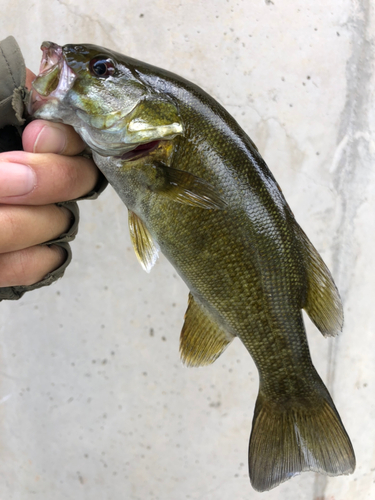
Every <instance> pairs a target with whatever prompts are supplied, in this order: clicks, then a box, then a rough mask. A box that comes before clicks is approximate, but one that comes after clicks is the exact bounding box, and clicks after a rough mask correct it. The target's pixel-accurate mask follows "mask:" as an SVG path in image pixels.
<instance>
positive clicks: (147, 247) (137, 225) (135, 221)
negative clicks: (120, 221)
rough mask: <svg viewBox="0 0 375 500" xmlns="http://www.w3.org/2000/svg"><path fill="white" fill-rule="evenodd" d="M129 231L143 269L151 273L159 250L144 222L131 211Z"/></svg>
mask: <svg viewBox="0 0 375 500" xmlns="http://www.w3.org/2000/svg"><path fill="white" fill-rule="evenodd" d="M129 231H130V238H131V240H132V243H133V247H134V250H135V254H136V256H137V258H138V260H139V262H140V263H141V266H142V267H143V269H144V270H145V271H147V272H148V273H149V272H150V271H151V268H152V266H153V265H154V264H155V262H156V260H157V258H158V256H159V248H158V246H157V245H155V243H154V242H153V240H152V237H151V235H150V233H149V231H148V229H147V227H146V226H145V225H144V223H143V221H142V220H141V219H140V218H139V217H138V215H136V214H135V213H134V212H132V211H130V210H129Z"/></svg>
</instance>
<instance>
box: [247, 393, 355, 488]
mask: <svg viewBox="0 0 375 500" xmlns="http://www.w3.org/2000/svg"><path fill="white" fill-rule="evenodd" d="M354 469H355V456H354V451H353V447H352V444H351V442H350V439H349V436H348V435H347V433H346V431H345V429H344V426H343V424H342V422H341V419H340V416H339V414H338V413H337V410H336V408H335V406H334V404H333V401H332V399H331V398H330V396H329V394H328V391H327V393H326V394H324V396H323V397H317V398H314V399H313V400H312V402H311V400H309V401H308V402H306V401H294V402H290V403H288V405H283V406H277V405H276V404H273V403H272V401H267V400H266V398H265V397H264V396H263V395H262V394H261V393H259V395H258V399H257V402H256V406H255V412H254V419H253V428H252V432H251V437H250V446H249V472H250V480H251V484H252V486H253V488H254V489H255V490H257V491H267V490H270V489H272V488H274V487H275V486H277V485H279V484H280V483H282V482H284V481H287V480H288V479H290V478H292V477H293V476H295V475H297V474H299V473H300V472H303V471H315V472H321V473H322V474H326V475H328V476H339V475H341V474H350V473H352V472H353V471H354Z"/></svg>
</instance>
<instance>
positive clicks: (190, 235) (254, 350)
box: [31, 42, 355, 491]
mask: <svg viewBox="0 0 375 500" xmlns="http://www.w3.org/2000/svg"><path fill="white" fill-rule="evenodd" d="M42 49H43V53H44V57H43V61H42V67H41V73H40V75H39V76H38V77H37V79H36V80H35V81H34V84H33V86H34V89H35V91H34V96H33V102H32V103H31V109H32V111H33V114H34V116H35V117H38V118H44V119H49V120H53V121H62V122H64V123H67V124H70V125H72V126H73V127H74V128H75V129H76V130H77V132H78V133H79V134H80V135H81V136H82V138H83V139H84V140H85V141H86V143H87V144H88V146H89V147H90V148H91V149H92V152H93V158H94V161H95V163H96V164H97V166H98V167H99V168H100V169H101V171H102V172H103V173H104V175H105V176H106V177H107V179H108V181H109V182H110V184H111V185H112V186H113V187H114V188H115V190H116V191H117V193H118V194H119V196H120V197H121V199H122V200H123V202H124V203H125V204H126V206H127V207H128V210H129V228H130V234H131V238H132V242H133V245H134V248H135V251H136V254H137V256H138V258H139V260H140V262H141V264H142V266H143V267H144V269H146V270H147V271H149V270H150V269H151V267H152V266H153V264H154V263H155V261H156V259H157V255H158V252H159V250H160V251H161V252H163V254H164V255H165V256H166V257H167V258H168V260H169V261H170V262H171V263H172V265H173V266H174V267H175V268H176V270H177V271H178V273H179V274H180V276H181V277H182V279H183V280H184V281H185V283H186V284H187V286H188V287H189V289H190V294H189V304H188V309H187V312H186V315H185V322H184V326H183V329H182V332H181V338H180V352H181V357H182V360H183V361H184V362H185V363H186V364H187V365H190V366H200V365H205V364H209V363H212V362H213V361H214V360H215V359H216V358H217V357H218V356H219V355H220V354H221V353H222V352H223V350H224V349H225V348H226V347H227V345H228V344H229V343H230V342H231V340H232V339H233V338H234V337H239V338H240V339H241V341H242V343H243V344H244V345H245V347H246V349H247V350H248V351H249V353H250V354H251V356H252V358H253V359H254V361H255V363H256V366H257V368H258V371H259V395H258V398H257V402H256V406H255V413H254V419H253V427H252V433H251V438H250V446H249V473H250V479H251V483H252V485H253V487H254V488H255V489H256V490H258V491H265V490H269V489H271V488H273V487H275V486H277V485H278V484H280V483H281V482H283V481H286V480H287V479H290V478H291V477H293V476H294V475H296V474H298V473H300V472H302V471H309V470H311V471H316V472H321V473H323V474H328V475H331V476H335V475H340V474H349V473H351V472H353V470H354V468H355V457H354V452H353V448H352V445H351V442H350V439H349V437H348V435H347V433H346V431H345V429H344V427H343V425H342V422H341V419H340V417H339V415H338V413H337V410H336V408H335V406H334V403H333V401H332V399H331V397H330V395H329V393H328V391H327V389H326V387H325V386H324V384H323V382H322V380H321V379H320V377H319V375H318V374H317V372H316V370H315V368H314V366H313V364H312V361H311V358H310V354H309V348H308V344H307V339H306V334H305V328H304V324H303V319H302V312H301V311H302V309H305V310H306V312H307V313H308V315H309V316H310V318H311V319H312V321H313V322H314V323H315V325H316V326H317V328H318V329H319V330H320V331H321V332H322V334H323V335H325V336H333V335H336V334H337V333H338V332H339V331H340V330H341V328H342V322H343V313H342V306H341V301H340V297H339V295H338V292H337V289H336V287H335V285H334V282H333V279H332V277H331V274H330V272H329V270H328V269H327V267H326V266H325V264H324V262H323V261H322V259H321V257H320V256H319V254H318V252H317V251H316V250H315V248H314V247H313V246H312V244H311V243H310V241H309V240H308V238H307V237H306V235H305V233H304V232H303V231H302V229H301V228H300V227H299V225H298V224H297V222H296V221H295V218H294V216H293V214H292V212H291V210H290V208H289V206H288V204H287V203H286V201H285V199H284V197H283V194H282V192H281V190H280V188H279V186H278V184H277V183H276V181H275V179H274V177H273V175H272V173H271V172H270V171H269V169H268V167H267V165H266V164H265V162H264V161H263V159H262V158H261V156H260V154H259V152H258V151H257V149H256V147H255V145H254V143H253V142H252V141H251V139H250V138H249V137H248V136H247V135H246V134H245V132H244V131H243V130H242V129H241V128H240V127H239V125H238V124H237V123H236V121H235V120H234V119H233V118H232V117H231V116H230V115H229V114H228V113H227V111H226V110H225V109H224V108H223V107H222V106H220V105H219V104H218V103H217V102H216V101H215V100H214V99H213V98H212V97H210V96H209V95H208V94H206V93H205V92H204V91H203V90H202V89H200V88H199V87H197V86H195V85H194V84H192V83H190V82H187V81H186V80H184V79H183V78H181V77H178V76H177V75H174V74H172V73H169V72H167V71H164V70H162V69H159V68H155V67H153V66H150V65H148V64H146V63H142V62H140V61H136V60H134V59H131V58H129V57H126V56H122V55H120V54H117V53H114V52H112V51H110V50H107V49H103V48H101V47H96V46H94V45H66V46H64V47H59V46H58V45H55V44H52V43H48V42H47V43H44V44H43V46H42Z"/></svg>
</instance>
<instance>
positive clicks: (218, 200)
mask: <svg viewBox="0 0 375 500" xmlns="http://www.w3.org/2000/svg"><path fill="white" fill-rule="evenodd" d="M153 168H154V169H155V170H156V172H157V177H156V179H157V182H155V183H153V184H152V185H151V186H149V189H151V190H152V191H154V192H155V193H158V194H161V195H163V196H166V197H167V198H169V199H170V200H173V201H177V202H178V203H182V204H185V205H190V206H192V207H199V208H205V209H208V210H218V209H223V208H225V206H226V202H225V201H224V200H223V198H222V197H221V196H220V194H219V193H218V192H217V191H216V189H215V188H214V187H213V186H212V185H211V184H209V183H208V182H206V181H205V180H204V179H201V178H200V177H196V176H195V175H193V174H191V173H190V172H186V171H185V170H177V169H175V168H171V167H168V166H167V165H164V164H163V163H160V162H159V163H157V164H154V165H153Z"/></svg>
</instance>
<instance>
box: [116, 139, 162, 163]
mask: <svg viewBox="0 0 375 500" xmlns="http://www.w3.org/2000/svg"><path fill="white" fill-rule="evenodd" d="M160 143H161V140H157V141H152V142H147V143H146V144H140V145H139V146H137V147H136V148H134V149H132V150H131V151H128V152H126V153H124V154H123V155H121V159H122V160H125V161H132V160H138V159H139V158H142V157H143V156H147V155H148V154H150V153H151V152H152V151H155V149H157V148H158V147H159V144H160Z"/></svg>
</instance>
